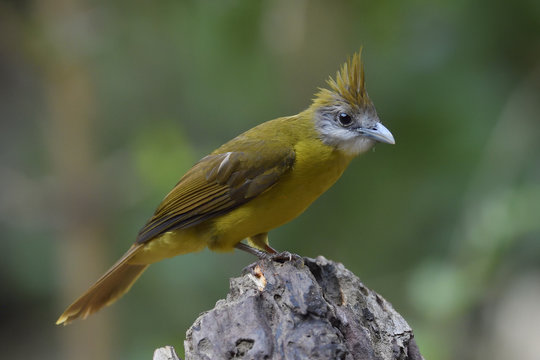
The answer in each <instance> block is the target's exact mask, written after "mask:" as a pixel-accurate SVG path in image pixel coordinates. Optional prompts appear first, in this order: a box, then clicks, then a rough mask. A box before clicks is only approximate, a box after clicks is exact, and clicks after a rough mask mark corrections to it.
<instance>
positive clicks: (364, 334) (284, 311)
mask: <svg viewBox="0 0 540 360" xmlns="http://www.w3.org/2000/svg"><path fill="white" fill-rule="evenodd" d="M230 284H231V285H230V292H229V294H228V295H227V298H226V299H225V300H219V301H218V302H217V303H216V306H215V307H214V309H212V310H210V311H208V312H205V313H203V314H201V315H200V316H199V318H198V319H197V320H196V321H195V323H194V324H193V325H192V326H191V328H190V329H189V330H188V331H187V334H186V340H185V341H184V347H185V351H186V354H185V358H186V360H218V359H267V360H271V359H272V360H273V359H295V360H296V359H312V360H316V359H340V360H387V359H388V360H390V359H392V360H393V359H397V360H406V359H408V360H421V359H423V357H422V356H421V355H420V352H419V350H418V347H417V345H416V342H415V340H414V336H413V331H412V329H411V328H410V327H409V325H408V324H407V322H406V321H405V320H404V319H403V317H401V315H399V314H398V313H397V312H396V311H395V310H394V308H393V307H392V305H391V304H390V303H389V302H388V301H386V300H385V299H384V298H382V297H381V296H380V295H379V294H377V293H375V292H374V291H372V290H369V289H368V288H366V287H365V286H364V284H363V283H362V282H361V281H360V279H358V278H357V277H356V276H355V275H354V274H353V273H351V272H350V271H349V270H347V269H345V267H344V266H343V265H342V264H339V263H335V262H332V261H329V260H327V259H325V258H324V257H322V256H319V257H317V258H316V259H310V258H296V259H295V258H293V260H291V261H285V262H277V261H270V260H259V261H258V262H256V263H254V264H252V265H250V266H249V267H248V268H246V269H244V274H243V276H241V277H238V278H234V279H231V280H230ZM160 350H163V348H162V349H158V350H157V351H156V354H157V353H158V351H160ZM169 353H170V352H167V354H169ZM172 353H174V351H172ZM154 359H155V360H157V359H161V358H159V357H156V355H154ZM163 359H174V358H173V357H163Z"/></svg>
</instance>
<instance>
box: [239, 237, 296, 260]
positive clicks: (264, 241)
mask: <svg viewBox="0 0 540 360" xmlns="http://www.w3.org/2000/svg"><path fill="white" fill-rule="evenodd" d="M248 243H249V244H250V245H251V246H250V245H246V244H244V243H238V244H237V245H236V248H237V249H240V250H244V251H247V252H249V253H250V254H253V255H255V256H257V257H258V258H259V259H269V260H273V261H277V262H285V261H291V260H292V259H295V260H298V259H300V258H301V257H300V256H299V255H296V254H291V253H290V252H288V251H283V252H279V251H277V250H276V249H274V248H273V247H271V246H270V245H268V233H260V234H257V235H253V236H250V237H249V238H248ZM248 249H249V250H248Z"/></svg>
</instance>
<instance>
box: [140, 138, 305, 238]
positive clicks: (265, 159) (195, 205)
mask: <svg viewBox="0 0 540 360" xmlns="http://www.w3.org/2000/svg"><path fill="white" fill-rule="evenodd" d="M244 145H246V144H245V143H244ZM247 145H249V144H247ZM251 145H253V144H251ZM246 148H248V149H253V148H254V149H256V150H257V151H246V150H244V149H230V150H231V151H223V152H219V150H220V149H218V150H217V153H216V152H214V153H212V154H211V155H208V156H206V157H204V158H203V159H201V160H200V161H199V162H198V163H197V164H195V166H193V167H192V168H191V169H190V170H189V171H188V172H187V173H186V174H185V175H184V176H183V177H182V179H181V180H180V181H179V182H178V184H177V185H176V186H175V187H174V188H173V189H172V190H171V192H170V193H169V194H168V195H167V196H166V197H165V198H164V199H163V201H162V202H161V204H160V205H159V206H158V208H157V210H156V212H155V213H154V215H153V216H152V218H150V220H149V221H148V222H147V224H146V225H145V226H144V227H143V228H142V229H141V231H140V232H139V235H138V237H137V243H139V244H140V243H145V242H147V241H149V240H151V239H153V238H155V237H157V236H159V235H161V234H163V233H165V232H167V231H172V230H176V229H183V228H187V227H191V226H194V225H197V224H200V223H201V222H203V221H206V220H208V219H212V218H214V217H216V216H219V215H221V214H223V213H226V212H228V211H231V210H232V209H234V208H236V207H238V206H240V205H242V204H245V203H246V202H248V201H250V200H251V199H253V198H255V197H257V196H258V195H260V194H261V193H263V192H265V191H267V190H268V189H270V188H271V187H272V186H273V185H274V184H275V183H276V182H278V181H279V179H280V177H281V176H283V175H284V174H285V173H287V172H288V171H289V170H290V169H291V168H292V166H293V164H294V160H295V153H294V150H293V149H292V148H291V147H290V146H287V145H286V144H283V143H282V142H279V141H273V140H272V141H262V140H258V141H257V143H256V144H255V146H246ZM263 148H264V152H262V151H260V150H261V149H263ZM227 150H229V149H227ZM235 150H236V151H235ZM263 154H264V155H263Z"/></svg>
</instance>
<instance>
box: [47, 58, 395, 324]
mask: <svg viewBox="0 0 540 360" xmlns="http://www.w3.org/2000/svg"><path fill="white" fill-rule="evenodd" d="M326 84H327V86H326V87H322V88H319V89H318V91H317V92H316V93H315V96H314V99H313V100H312V103H311V105H310V106H309V107H307V108H306V109H305V110H303V111H301V112H300V113H298V114H297V115H293V116H286V117H281V118H277V119H274V120H270V121H267V122H264V123H262V124H260V125H257V126H255V127H254V128H252V129H250V130H247V131H246V132H244V133H242V134H241V135H239V136H237V137H235V138H234V139H232V140H230V141H229V142H227V143H225V144H224V145H222V146H220V147H219V148H217V149H216V150H214V151H213V152H212V153H210V154H209V155H208V156H205V157H203V158H202V159H201V160H200V161H199V162H197V163H196V164H195V165H194V166H193V167H192V168H190V169H189V170H188V171H187V172H186V173H185V175H184V176H183V177H182V178H181V179H180V181H179V182H178V183H177V184H176V186H174V188H173V189H172V190H171V191H170V192H169V193H168V194H167V195H166V196H165V198H164V199H163V200H162V202H161V203H160V205H159V206H158V207H157V209H156V211H155V213H154V214H153V216H152V217H151V218H150V219H149V220H148V221H147V223H146V224H145V225H144V226H143V227H142V229H141V230H140V232H139V233H138V236H137V238H136V241H135V242H134V244H133V245H132V246H131V247H130V248H129V250H128V251H127V252H126V253H125V254H124V255H123V256H122V257H121V258H120V259H119V260H118V261H117V262H116V263H115V264H114V265H113V266H112V267H111V268H110V269H109V270H108V271H107V272H106V273H105V274H104V275H103V276H102V277H101V278H99V280H97V281H96V282H95V283H94V284H93V285H92V286H91V287H90V288H89V289H88V290H87V291H86V292H85V293H84V294H83V295H81V296H80V297H79V298H78V299H76V300H75V301H74V302H73V303H72V304H71V305H70V306H69V307H68V308H67V309H66V310H65V311H64V312H63V313H62V315H61V316H60V317H59V318H58V320H57V322H56V324H64V325H66V324H68V323H70V322H72V321H73V320H75V319H77V318H82V319H84V318H86V317H87V316H88V315H90V314H92V313H94V312H96V311H98V310H99V309H101V308H103V307H104V306H107V305H110V304H112V303H113V302H115V301H116V300H118V298H120V297H121V296H122V295H124V294H125V293H126V292H127V291H128V290H129V289H130V288H131V286H132V285H133V284H134V283H135V281H136V280H137V279H138V278H139V277H140V276H141V274H142V273H143V272H144V271H145V270H146V268H148V266H149V265H150V264H152V263H155V262H157V261H160V260H163V259H165V258H170V257H174V256H177V255H182V254H186V253H191V252H196V251H200V250H203V249H204V248H209V249H210V250H213V251H217V252H230V251H233V250H234V249H239V250H244V251H247V252H249V253H251V254H254V255H256V256H258V257H262V258H264V257H271V256H273V255H275V254H279V253H278V252H277V251H276V250H275V249H274V248H272V247H271V246H270V245H269V242H268V232H269V231H270V230H272V229H275V228H277V227H279V226H281V225H283V224H285V223H287V222H289V221H291V220H292V219H294V218H296V217H297V216H298V215H300V214H301V213H302V212H304V210H306V208H308V207H309V206H310V205H311V204H312V203H313V201H315V200H316V199H317V198H318V197H319V196H320V195H321V194H323V193H324V192H325V191H326V190H328V188H330V187H331V186H332V185H333V184H334V183H335V182H336V181H337V180H338V179H339V178H340V176H341V175H342V174H343V172H344V170H345V169H346V168H347V166H348V165H349V163H350V162H351V160H352V159H353V158H355V157H356V156H358V155H360V154H362V153H365V152H367V151H368V150H370V149H372V148H373V146H374V145H375V144H376V143H386V144H395V141H394V137H393V135H392V133H391V132H390V131H389V130H388V129H387V128H386V127H385V126H384V125H383V124H382V123H381V121H380V119H379V117H378V115H377V111H376V109H375V106H374V105H373V102H372V101H371V99H370V98H369V96H368V93H367V91H366V87H365V74H364V64H363V60H362V50H361V49H360V51H358V52H356V53H354V54H353V55H352V56H351V57H349V58H348V59H347V60H346V62H345V63H344V64H343V65H342V66H341V67H340V68H339V70H338V71H337V73H336V75H335V78H332V77H329V78H328V80H327V81H326ZM244 240H246V242H243V241H244Z"/></svg>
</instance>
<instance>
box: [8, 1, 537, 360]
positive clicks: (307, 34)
mask: <svg viewBox="0 0 540 360" xmlns="http://www.w3.org/2000/svg"><path fill="white" fill-rule="evenodd" d="M361 46H363V47H364V60H365V67H366V74H367V75H366V76H367V88H368V91H369V93H370V96H371V98H372V99H373V101H374V103H375V105H376V106H377V109H378V112H379V115H380V117H381V119H382V120H383V122H384V124H385V125H386V126H387V127H388V128H389V129H390V130H391V131H392V133H393V134H394V136H395V138H396V142H397V144H396V145H395V146H388V145H379V146H377V147H376V149H375V150H376V151H373V152H370V153H368V154H366V155H365V156H363V157H361V158H359V159H357V160H356V161H354V162H353V164H352V165H351V166H350V168H349V169H348V170H347V171H346V173H345V175H344V176H343V178H342V179H341V180H340V181H339V182H338V183H337V184H336V186H334V187H333V188H332V189H331V190H329V191H328V192H327V193H326V194H324V195H323V196H322V197H321V198H320V199H319V200H318V201H317V202H315V204H314V205H313V206H312V207H311V208H310V209H309V210H308V211H306V212H305V213H304V214H303V215H302V216H301V217H299V218H298V219H296V220H295V221H293V222H292V223H290V224H287V225H286V226H283V227H282V228H279V229H277V230H275V231H273V232H272V233H271V234H270V238H271V243H272V245H273V246H275V247H276V248H278V249H283V250H284V249H287V250H289V251H292V252H296V253H299V254H302V255H306V256H311V257H315V256H317V255H324V256H325V257H327V258H329V259H333V260H335V261H340V262H343V263H344V264H345V266H347V267H348V268H349V269H350V270H352V271H353V272H355V273H356V274H357V275H358V276H359V277H360V278H361V279H362V280H363V281H364V282H365V284H366V285H367V286H368V287H370V288H372V289H374V290H376V291H377V292H379V293H380V294H382V295H383V296H384V297H385V298H387V299H388V300H389V301H390V302H391V303H392V304H393V305H394V306H395V308H396V309H397V310H398V311H399V312H400V313H401V314H402V315H403V316H404V317H405V318H406V320H407V321H408V322H409V323H410V325H411V326H412V328H413V329H414V330H415V335H416V338H417V341H418V344H419V346H420V349H421V351H422V353H423V354H424V356H426V358H428V359H432V360H433V359H434V360H449V359H471V360H472V359H487V358H489V359H509V358H514V359H537V357H535V356H537V354H538V353H540V343H539V342H538V339H540V326H539V325H538V324H540V307H539V306H538V304H540V242H539V235H540V181H539V180H540V141H539V139H540V2H538V1H537V0H517V1H512V2H508V1H502V0H495V1H492V0H489V1H488V0H479V1H450V0H441V1H425V0H416V1H409V2H404V1H398V0H391V1H378V2H367V1H363V2H353V1H333V2H330V1H311V2H308V1H288V0H277V1H248V0H243V1H229V0H228V1H219V2H218V1H216V2H212V1H172V0H163V1H159V2H157V1H154V2H151V1H138V0H135V1H126V0H119V1H114V2H110V1H104V0H97V1H83V0H51V1H30V0H25V1H20V0H17V1H15V0H11V1H5V0H4V1H1V2H0V149H1V154H0V159H1V163H0V185H1V186H0V230H1V233H2V236H1V242H0V251H1V254H2V255H1V257H0V259H1V261H0V319H1V322H0V324H1V325H0V348H1V349H2V354H3V356H4V357H5V358H6V359H7V358H40V359H74V358H77V359H150V358H151V356H152V352H153V349H155V348H157V347H160V346H164V345H166V344H170V345H174V346H175V347H176V348H177V349H178V352H179V354H181V355H182V354H183V351H182V345H183V343H182V341H183V338H184V335H185V331H186V330H187V328H188V327H189V326H190V324H191V323H192V322H193V321H194V320H195V319H196V317H197V316H198V314H199V313H200V312H202V311H205V310H208V309H210V308H212V307H213V306H214V304H215V302H216V301H217V300H218V299H220V298H223V297H224V296H225V294H226V292H227V290H228V279H229V277H233V276H238V275H239V274H240V272H241V269H242V268H243V267H244V266H246V265H247V264H249V263H250V262H252V261H253V260H254V259H253V257H251V256H249V255H247V254H241V253H238V252H235V253H232V254H216V253H210V252H209V251H204V252H202V253H197V254H190V255H186V256H182V257H178V258H174V259H171V260H167V261H163V262H161V263H158V264H155V265H153V266H152V267H150V269H149V270H148V271H147V272H146V273H145V274H144V275H143V277H142V278H141V279H140V280H139V281H138V282H137V284H136V285H135V286H134V287H133V289H132V290H131V292H130V293H129V294H128V295H127V296H125V297H124V298H122V299H121V300H120V301H119V302H118V303H116V304H115V305H114V306H112V307H109V308H106V309H104V310H103V311H101V312H99V313H98V314H96V315H95V316H92V317H90V318H89V319H87V320H85V321H79V322H76V323H74V324H72V325H70V326H68V327H58V326H55V325H54V322H55V320H56V318H57V317H58V316H59V315H60V313H61V312H62V311H63V310H64V308H65V307H66V306H67V305H68V304H69V303H70V302H71V301H72V300H73V299H74V298H75V297H76V296H78V295H80V293H81V292H82V291H84V290H85V289H86V288H87V287H88V286H89V285H90V284H91V283H92V282H93V281H94V280H96V279H97V278H98V277H99V276H100V275H102V273H103V272H104V271H105V270H106V269H107V268H108V267H109V266H110V265H111V264H112V263H113V262H114V261H115V260H116V259H117V258H118V257H119V256H120V255H121V254H122V253H123V252H124V251H125V250H126V249H127V248H128V247H129V245H130V244H131V243H132V241H133V240H134V238H135V236H136V234H137V232H138V230H139V229H140V227H141V226H142V225H143V224H144V222H145V221H146V219H147V218H148V217H149V216H150V215H151V214H152V212H153V211H154V209H155V207H156V206H157V204H158V203H159V201H160V200H161V199H162V197H163V196H164V195H165V194H166V193H167V192H168V191H169V190H170V189H171V187H172V186H173V185H174V184H175V183H176V181H177V180H178V179H179V178H180V176H181V175H182V174H183V173H184V172H185V171H186V170H187V169H188V168H189V167H190V166H191V165H192V164H193V163H194V162H196V161H197V160H198V159H199V158H201V157H203V156H204V155H206V154H207V153H208V152H210V151H212V150H213V149H214V148H216V147H218V146H219V145H221V144H222V143H224V142H225V141H227V140H229V139H230V138H232V137H234V136H235V135H237V134H239V133H240V132H242V131H244V130H246V129H248V128H251V127H253V126H255V125H257V124H259V123H261V122H263V121H266V120H270V119H273V118H276V117H279V116H284V115H292V114H295V113H297V112H299V111H301V110H303V109H304V108H306V107H307V106H308V105H309V104H310V99H311V98H312V97H313V93H314V92H315V91H316V89H317V87H319V86H324V84H325V80H326V79H327V77H328V76H329V75H334V74H335V71H336V70H337V69H338V67H339V66H340V64H341V63H342V62H344V61H345V59H346V57H347V56H348V55H350V54H352V53H353V52H355V51H357V50H358V49H359V48H360V47H361Z"/></svg>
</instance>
